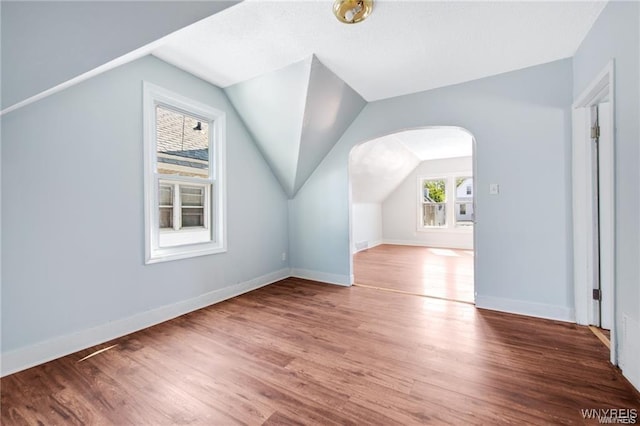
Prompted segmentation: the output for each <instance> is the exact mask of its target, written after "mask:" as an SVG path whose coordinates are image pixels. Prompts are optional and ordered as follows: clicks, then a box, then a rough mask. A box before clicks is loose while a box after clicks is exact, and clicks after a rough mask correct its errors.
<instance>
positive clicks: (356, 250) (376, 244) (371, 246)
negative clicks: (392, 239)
mask: <svg viewBox="0 0 640 426" xmlns="http://www.w3.org/2000/svg"><path fill="white" fill-rule="evenodd" d="M380 244H384V243H383V242H382V240H376V241H374V242H372V243H371V244H369V245H368V246H366V247H362V248H361V249H357V248H355V247H354V249H353V254H356V253H360V252H361V251H364V250H369V249H371V248H374V247H377V246H379V245H380Z"/></svg>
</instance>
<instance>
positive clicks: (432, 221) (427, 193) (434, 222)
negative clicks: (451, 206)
mask: <svg viewBox="0 0 640 426" xmlns="http://www.w3.org/2000/svg"><path fill="white" fill-rule="evenodd" d="M446 182H447V181H446V179H423V180H422V185H421V186H422V226H423V227H429V228H442V227H446V226H447V186H446Z"/></svg>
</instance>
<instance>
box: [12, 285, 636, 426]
mask: <svg viewBox="0 0 640 426" xmlns="http://www.w3.org/2000/svg"><path fill="white" fill-rule="evenodd" d="M111 345H115V346H113V347H112V348H110V349H108V350H106V351H104V352H99V353H97V354H96V355H95V356H92V357H90V358H88V359H86V360H84V361H81V362H78V361H79V360H80V359H82V358H84V357H86V356H88V355H91V354H93V353H94V352H96V351H99V350H101V349H105V348H108V347H109V346H111ZM0 398H1V401H0V403H1V407H0V423H1V424H3V425H38V424H59V425H64V424H78V425H82V424H85V425H92V424H97V425H140V424H154V425H165V424H166V425H168V424H195V425H211V424H221V425H233V424H247V425H259V424H268V425H276V424H280V425H296V424H322V425H331V424H335V425H338V424H339V425H348V424H372V425H377V424H379V425H394V424H403V425H405V424H463V423H464V424H584V423H588V422H585V420H584V419H583V418H582V414H581V411H580V410H581V409H590V408H635V409H638V410H640V399H639V398H638V396H637V394H636V393H635V392H634V391H633V389H632V388H631V387H630V385H629V384H628V382H626V380H624V379H623V378H622V377H621V376H620V373H619V371H617V370H616V369H615V368H614V367H613V366H612V365H611V364H610V363H609V362H608V351H607V350H606V348H605V347H604V346H603V345H602V344H601V343H600V342H599V341H598V339H597V338H596V336H594V335H593V333H592V332H591V331H590V330H589V329H588V328H587V327H581V326H577V325H575V324H568V323H562V322H557V321H549V320H541V319H535V318H530V317H523V316H518V315H512V314H503V313H499V312H492V311H485V310H481V309H476V308H475V307H474V306H472V305H468V304H462V303H456V302H448V301H444V300H437V299H430V298H423V297H417V296H411V295H405V294H397V293H389V292H385V291H380V290H375V289H370V288H362V287H351V288H345V287H339V286H330V285H326V284H318V283H314V282H311V281H307V280H301V279H293V278H290V279H286V280H283V281H281V282H278V283H276V284H273V285H271V286H268V287H265V288H262V289H259V290H256V291H254V292H251V293H249V294H246V295H243V296H239V297H236V298H233V299H231V300H228V301H225V302H222V303H219V304H217V305H213V306H210V307H208V308H205V309H202V310H199V311H196V312H192V313H190V314H187V315H184V316H182V317H179V318H176V319H174V320H172V321H168V322H166V323H163V324H160V325H158V326H155V327H151V328H148V329H145V330H141V331H140V332H137V333H133V334H131V335H128V336H125V337H122V338H120V339H115V340H113V341H111V342H105V343H104V344H102V345H98V346H96V347H94V348H88V349H86V350H83V351H80V352H78V353H75V354H72V355H69V356H66V357H63V358H60V359H58V360H55V361H52V362H49V363H46V364H44V365H41V366H38V367H34V368H31V369H29V370H25V371H23V372H20V373H16V374H13V375H10V376H7V377H4V378H2V379H1V380H0Z"/></svg>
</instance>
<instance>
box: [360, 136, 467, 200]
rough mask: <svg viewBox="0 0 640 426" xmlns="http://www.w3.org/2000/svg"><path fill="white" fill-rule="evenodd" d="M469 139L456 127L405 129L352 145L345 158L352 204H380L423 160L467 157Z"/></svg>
mask: <svg viewBox="0 0 640 426" xmlns="http://www.w3.org/2000/svg"><path fill="white" fill-rule="evenodd" d="M472 154H473V139H472V137H471V135H470V134H469V133H467V132H466V131H465V130H462V129H460V128H457V127H436V128H428V129H417V130H407V131H403V132H399V133H394V134H391V135H388V136H383V137H381V138H377V139H373V140H371V141H368V142H366V143H363V144H361V145H358V146H356V147H355V148H353V150H352V151H351V154H350V156H349V174H350V176H351V198H352V200H353V202H354V203H381V202H382V201H384V200H385V199H386V198H387V197H388V196H389V194H391V192H392V191H393V190H394V189H395V188H397V187H398V185H399V184H400V183H401V182H402V181H403V180H404V179H405V178H406V177H407V176H409V174H410V173H411V172H412V171H413V169H415V168H416V166H418V164H420V162H422V161H425V160H437V159H442V158H454V157H468V156H471V155H472Z"/></svg>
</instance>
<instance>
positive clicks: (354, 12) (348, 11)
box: [333, 0, 373, 24]
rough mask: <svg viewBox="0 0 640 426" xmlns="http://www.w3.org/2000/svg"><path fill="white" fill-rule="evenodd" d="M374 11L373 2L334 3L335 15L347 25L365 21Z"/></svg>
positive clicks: (337, 0)
mask: <svg viewBox="0 0 640 426" xmlns="http://www.w3.org/2000/svg"><path fill="white" fill-rule="evenodd" d="M372 10H373V0H336V1H335V3H333V14H334V15H336V18H338V20H339V21H340V22H344V23H345V24H355V23H358V22H360V21H364V20H365V19H366V18H367V16H369V15H370V14H371V11H372Z"/></svg>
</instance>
